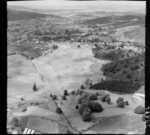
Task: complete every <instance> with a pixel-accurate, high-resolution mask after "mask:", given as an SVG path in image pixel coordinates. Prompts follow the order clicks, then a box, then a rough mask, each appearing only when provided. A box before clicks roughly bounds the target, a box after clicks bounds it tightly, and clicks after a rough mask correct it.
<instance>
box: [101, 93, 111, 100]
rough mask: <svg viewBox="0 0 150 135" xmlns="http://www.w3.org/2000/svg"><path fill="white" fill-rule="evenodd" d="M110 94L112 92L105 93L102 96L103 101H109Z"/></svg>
mask: <svg viewBox="0 0 150 135" xmlns="http://www.w3.org/2000/svg"><path fill="white" fill-rule="evenodd" d="M109 96H110V94H104V95H103V96H102V98H101V101H102V102H107V98H108V97H109Z"/></svg>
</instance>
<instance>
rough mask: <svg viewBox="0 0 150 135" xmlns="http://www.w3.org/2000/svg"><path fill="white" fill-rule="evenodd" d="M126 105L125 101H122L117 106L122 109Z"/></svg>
mask: <svg viewBox="0 0 150 135" xmlns="http://www.w3.org/2000/svg"><path fill="white" fill-rule="evenodd" d="M125 104H126V103H125V102H124V101H120V102H119V103H118V104H117V106H118V107H120V108H124V106H125Z"/></svg>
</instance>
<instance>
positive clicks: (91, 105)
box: [79, 99, 103, 115]
mask: <svg viewBox="0 0 150 135" xmlns="http://www.w3.org/2000/svg"><path fill="white" fill-rule="evenodd" d="M83 101H84V102H82V104H81V106H80V108H79V114H81V115H82V113H83V111H84V110H85V109H87V108H88V109H89V110H90V111H91V112H102V111H103V108H102V106H101V104H99V103H97V102H93V101H89V100H87V99H86V100H83Z"/></svg>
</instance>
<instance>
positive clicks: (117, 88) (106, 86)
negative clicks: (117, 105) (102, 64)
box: [90, 80, 141, 94]
mask: <svg viewBox="0 0 150 135" xmlns="http://www.w3.org/2000/svg"><path fill="white" fill-rule="evenodd" d="M140 86H141V84H140V83H138V82H136V83H135V85H133V83H132V82H131V81H130V82H129V81H121V80H109V81H103V82H100V83H96V84H93V85H92V86H91V87H90V89H96V90H100V89H103V90H108V91H111V92H120V93H126V94H127V93H135V91H137V90H138V89H139V88H140Z"/></svg>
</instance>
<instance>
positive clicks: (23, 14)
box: [7, 9, 58, 21]
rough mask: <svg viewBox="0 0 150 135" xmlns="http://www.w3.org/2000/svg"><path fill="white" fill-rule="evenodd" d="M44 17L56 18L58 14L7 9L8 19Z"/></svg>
mask: <svg viewBox="0 0 150 135" xmlns="http://www.w3.org/2000/svg"><path fill="white" fill-rule="evenodd" d="M44 17H55V18H58V16H55V15H47V14H40V13H36V12H30V11H16V10H11V9H7V18H8V21H16V20H29V19H39V18H44Z"/></svg>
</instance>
